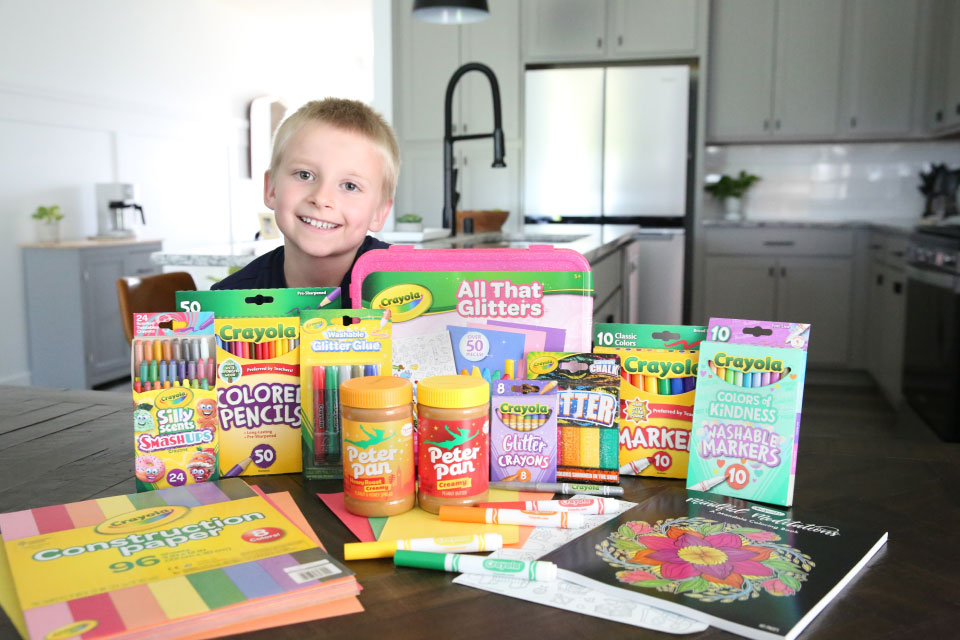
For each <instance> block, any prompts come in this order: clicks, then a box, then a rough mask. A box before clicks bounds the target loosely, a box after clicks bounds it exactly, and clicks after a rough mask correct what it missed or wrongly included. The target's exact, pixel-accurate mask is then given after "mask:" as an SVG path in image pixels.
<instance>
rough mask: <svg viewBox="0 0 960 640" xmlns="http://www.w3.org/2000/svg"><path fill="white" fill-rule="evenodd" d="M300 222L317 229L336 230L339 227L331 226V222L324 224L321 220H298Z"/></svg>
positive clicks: (336, 225)
mask: <svg viewBox="0 0 960 640" xmlns="http://www.w3.org/2000/svg"><path fill="white" fill-rule="evenodd" d="M300 219H301V220H302V221H304V222H306V223H307V224H309V225H311V226H314V227H316V228H318V229H336V228H337V227H339V226H340V225H338V224H333V223H332V222H324V221H323V220H314V219H313V218H300Z"/></svg>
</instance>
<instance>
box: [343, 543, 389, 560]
mask: <svg viewBox="0 0 960 640" xmlns="http://www.w3.org/2000/svg"><path fill="white" fill-rule="evenodd" d="M396 550H397V542H396V540H390V541H389V542H386V541H385V542H348V543H347V544H345V545H343V559H344V560H369V559H371V558H392V557H393V554H394V552H395V551H396Z"/></svg>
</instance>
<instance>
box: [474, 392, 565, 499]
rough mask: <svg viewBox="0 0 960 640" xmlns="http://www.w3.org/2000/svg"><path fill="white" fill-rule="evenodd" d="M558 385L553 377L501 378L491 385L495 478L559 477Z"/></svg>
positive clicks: (532, 479)
mask: <svg viewBox="0 0 960 640" xmlns="http://www.w3.org/2000/svg"><path fill="white" fill-rule="evenodd" d="M556 386H557V385H556V383H554V382H551V381H549V380H498V381H496V382H494V383H493V384H492V385H491V388H492V394H493V395H492V398H491V407H492V413H493V415H492V416H491V418H490V479H491V480H516V481H519V482H555V481H556V479H557V389H556Z"/></svg>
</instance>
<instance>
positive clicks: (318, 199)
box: [310, 182, 334, 208]
mask: <svg viewBox="0 0 960 640" xmlns="http://www.w3.org/2000/svg"><path fill="white" fill-rule="evenodd" d="M333 195H334V187H333V186H331V185H328V184H326V183H322V182H320V183H317V186H316V187H314V189H313V191H311V192H310V200H311V202H313V204H314V205H315V206H317V207H321V208H322V207H332V206H333Z"/></svg>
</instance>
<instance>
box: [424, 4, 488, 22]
mask: <svg viewBox="0 0 960 640" xmlns="http://www.w3.org/2000/svg"><path fill="white" fill-rule="evenodd" d="M413 17H414V18H416V19H417V20H423V21H424V22H432V23H434V24H468V23H470V22H480V21H481V20H486V19H487V18H489V17H490V9H489V8H488V7H487V0H415V2H414V3H413Z"/></svg>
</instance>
